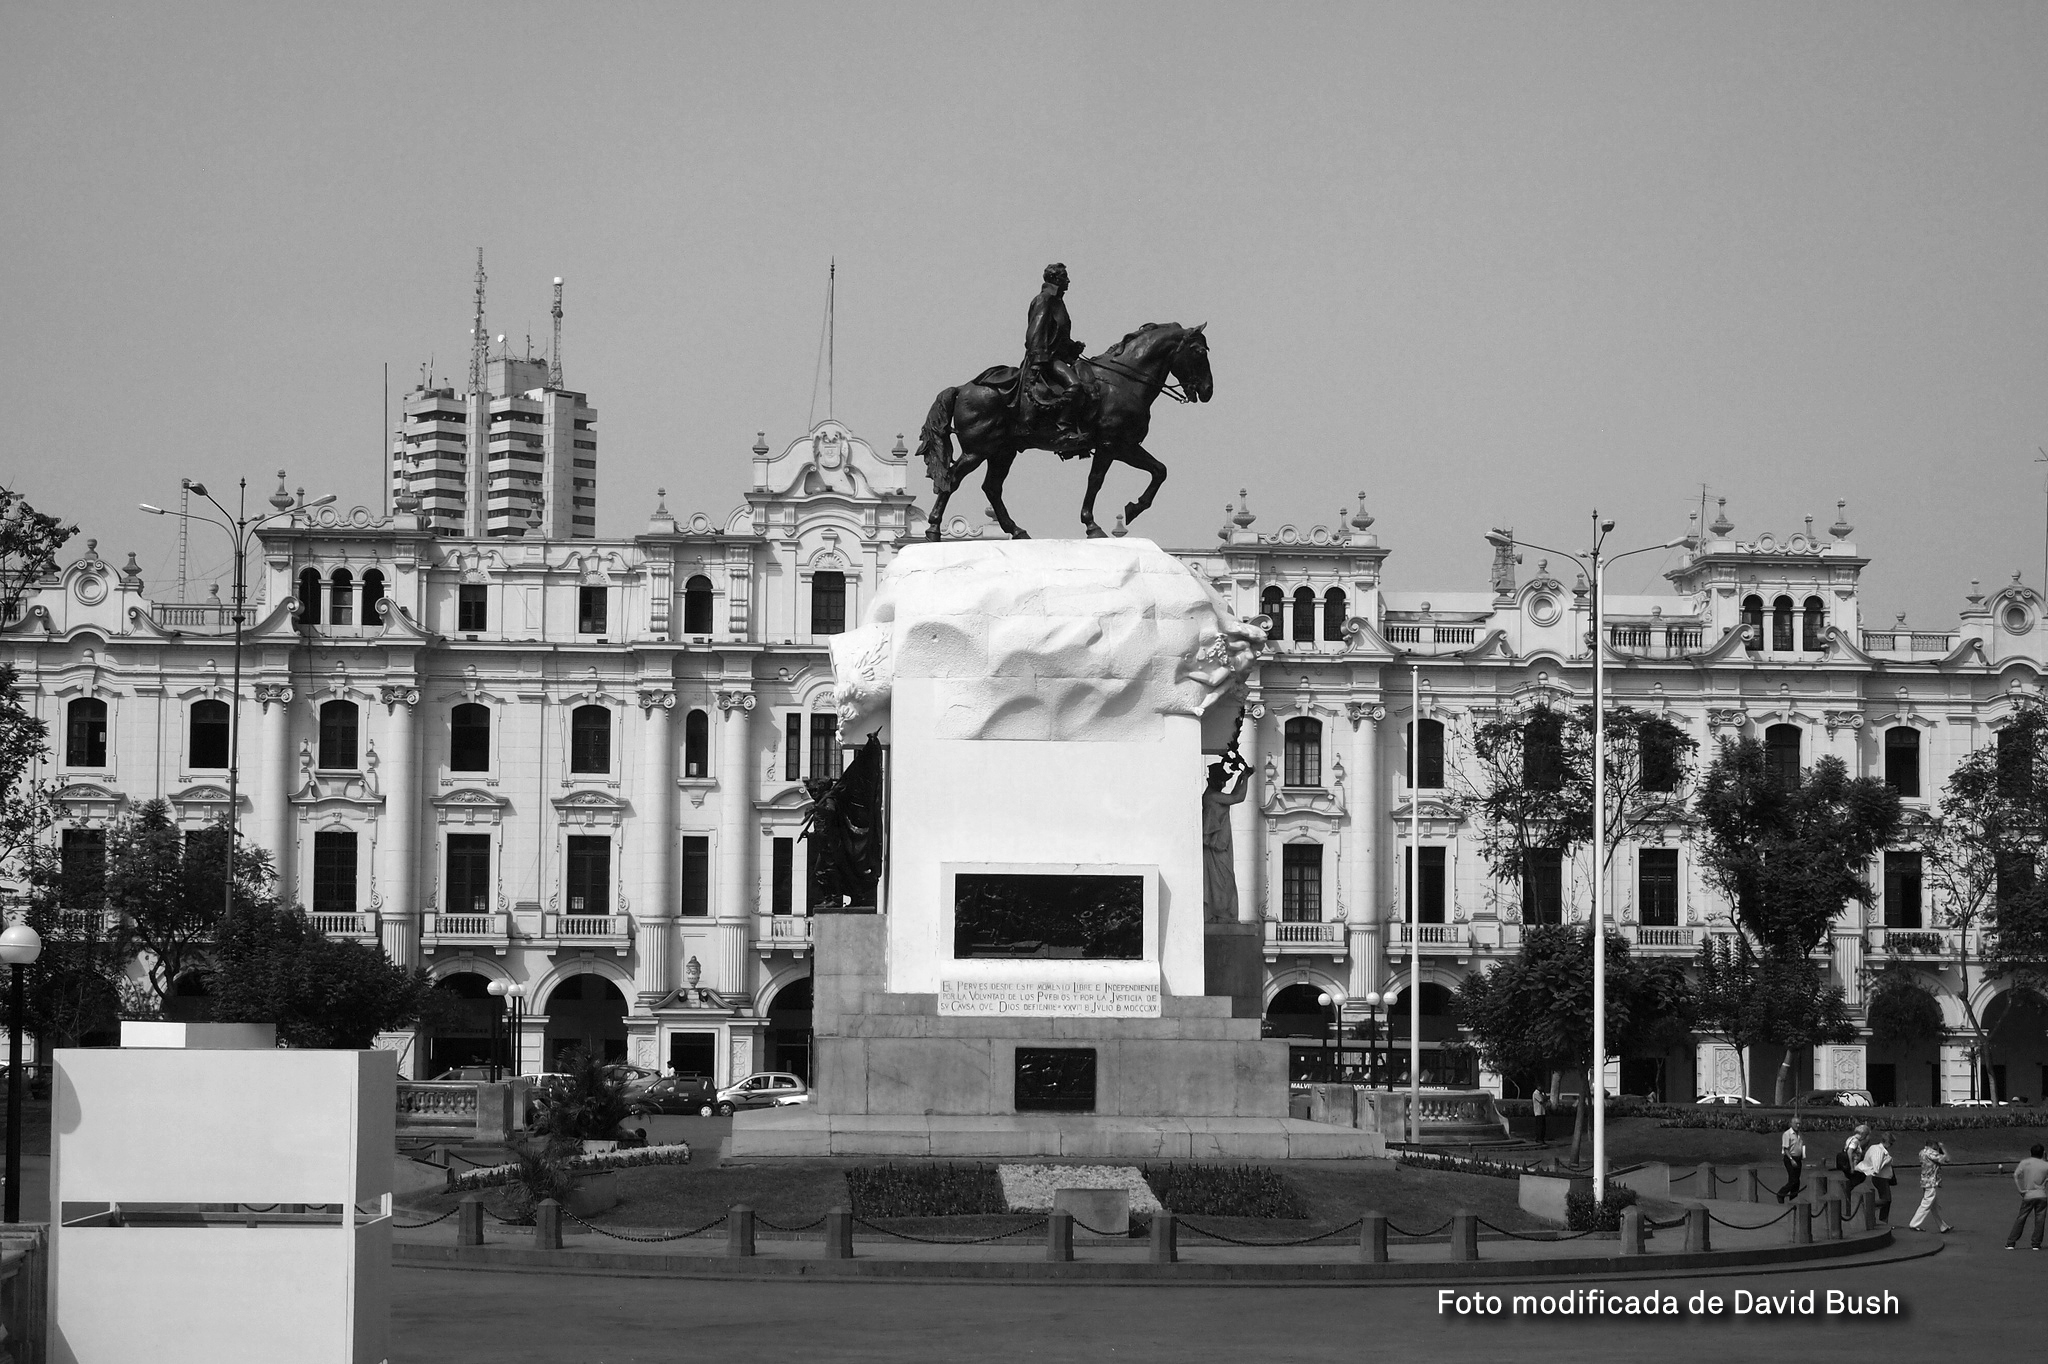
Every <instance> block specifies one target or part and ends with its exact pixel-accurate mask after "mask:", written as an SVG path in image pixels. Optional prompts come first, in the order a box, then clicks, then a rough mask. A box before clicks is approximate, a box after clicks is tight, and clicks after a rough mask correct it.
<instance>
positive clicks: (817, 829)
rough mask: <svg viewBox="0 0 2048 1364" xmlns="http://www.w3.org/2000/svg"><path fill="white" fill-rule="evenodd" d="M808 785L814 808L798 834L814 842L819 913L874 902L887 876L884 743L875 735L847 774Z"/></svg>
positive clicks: (851, 763) (806, 788)
mask: <svg viewBox="0 0 2048 1364" xmlns="http://www.w3.org/2000/svg"><path fill="white" fill-rule="evenodd" d="M804 789H805V791H807V792H809V794H810V797H811V809H810V813H809V814H808V815H806V816H805V818H804V827H803V830H802V832H800V833H799V834H798V835H797V837H798V838H799V839H805V838H808V839H810V840H811V849H812V859H813V865H814V866H815V868H816V870H815V873H814V885H815V889H816V891H817V896H818V898H817V904H816V905H815V907H814V912H820V911H822V912H825V913H831V912H835V911H837V910H839V909H840V908H841V906H842V905H846V906H850V907H852V908H855V909H866V908H869V907H871V906H873V905H874V903H875V891H876V886H877V883H878V882H879V881H880V880H881V876H882V839H883V835H882V744H881V741H880V740H879V739H877V738H876V737H875V736H874V735H872V734H870V735H869V736H868V741H867V742H866V743H865V744H863V745H862V746H861V750H860V752H858V753H856V754H855V755H854V758H853V761H852V762H850V763H848V764H847V765H846V770H845V771H844V772H842V773H840V774H839V775H838V776H836V777H828V778H814V779H810V780H807V781H805V782H804Z"/></svg>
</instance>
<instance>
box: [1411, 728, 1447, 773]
mask: <svg viewBox="0 0 2048 1364" xmlns="http://www.w3.org/2000/svg"><path fill="white" fill-rule="evenodd" d="M1408 737H1409V743H1408V784H1409V785H1410V786H1414V787H1419V788H1421V789H1423V790H1433V789H1435V788H1437V787H1440V786H1442V785H1443V784H1444V727H1443V725H1442V724H1440V723H1439V722H1437V721H1435V720H1424V721H1423V722H1422V723H1421V724H1420V725H1419V726H1410V727H1409V730H1408ZM1418 765H1419V766H1420V767H1421V772H1420V774H1418V773H1417V771H1416V768H1417V766H1418Z"/></svg>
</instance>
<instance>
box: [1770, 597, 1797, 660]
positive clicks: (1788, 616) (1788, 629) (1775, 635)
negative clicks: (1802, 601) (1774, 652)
mask: <svg viewBox="0 0 2048 1364" xmlns="http://www.w3.org/2000/svg"><path fill="white" fill-rule="evenodd" d="M1771 647H1772V648H1773V649H1779V650H1783V651H1784V652H1786V653H1790V652H1792V599H1791V598H1790V597H1780V598H1778V599H1777V600H1776V601H1774V602H1772V603H1771Z"/></svg>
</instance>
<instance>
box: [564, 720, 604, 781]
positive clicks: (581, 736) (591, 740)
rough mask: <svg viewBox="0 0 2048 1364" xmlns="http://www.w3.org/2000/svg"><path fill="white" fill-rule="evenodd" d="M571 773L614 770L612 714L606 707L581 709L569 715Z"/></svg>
mask: <svg viewBox="0 0 2048 1364" xmlns="http://www.w3.org/2000/svg"><path fill="white" fill-rule="evenodd" d="M569 770H570V771H571V772H609V771H611V770H612V713H611V712H610V711H608V710H606V709H605V708H604V707H603V706H578V707H576V709H575V710H574V711H572V712H570V715H569Z"/></svg>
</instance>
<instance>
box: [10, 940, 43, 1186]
mask: <svg viewBox="0 0 2048 1364" xmlns="http://www.w3.org/2000/svg"><path fill="white" fill-rule="evenodd" d="M41 955H43V940H42V938H41V937H39V936H38V935H37V933H36V931H35V930H34V929H33V928H30V927H29V926H28V925H27V924H15V925H13V926H12V927H10V928H9V929H8V930H7V931H6V932H4V933H0V961H4V962H6V963H7V964H8V965H9V966H11V967H13V968H14V973H13V974H14V999H13V1001H12V1004H11V1005H10V1007H9V1012H8V1021H7V1199H6V1218H7V1221H8V1222H10V1223H13V1222H19V1221H20V1220H21V1105H22V1093H21V968H22V967H24V966H27V965H29V964H31V963H32V962H34V961H35V959H36V958H37V957H40V956H41Z"/></svg>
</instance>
